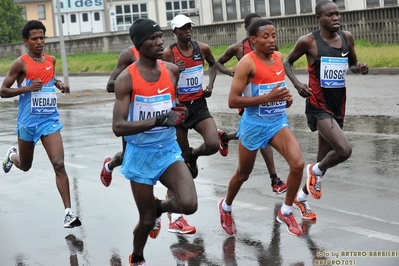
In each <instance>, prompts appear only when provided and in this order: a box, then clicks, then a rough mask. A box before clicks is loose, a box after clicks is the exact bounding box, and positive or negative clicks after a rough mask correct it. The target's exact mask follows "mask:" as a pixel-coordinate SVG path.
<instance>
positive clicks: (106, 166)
mask: <svg viewBox="0 0 399 266" xmlns="http://www.w3.org/2000/svg"><path fill="white" fill-rule="evenodd" d="M108 164H109V162H108V163H106V164H105V165H104V169H105V171H106V172H107V173H108V174H112V170H111V169H109V167H108Z"/></svg>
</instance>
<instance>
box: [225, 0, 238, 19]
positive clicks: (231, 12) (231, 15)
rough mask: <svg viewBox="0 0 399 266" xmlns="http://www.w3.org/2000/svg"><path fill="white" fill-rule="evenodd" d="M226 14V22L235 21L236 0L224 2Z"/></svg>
mask: <svg viewBox="0 0 399 266" xmlns="http://www.w3.org/2000/svg"><path fill="white" fill-rule="evenodd" d="M226 13H227V20H236V19H237V6H236V0H226Z"/></svg>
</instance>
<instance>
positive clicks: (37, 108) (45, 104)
mask: <svg viewBox="0 0 399 266" xmlns="http://www.w3.org/2000/svg"><path fill="white" fill-rule="evenodd" d="M31 95H32V98H31V109H30V112H31V113H32V114H40V115H51V114H53V113H55V112H57V93H56V92H55V89H54V87H43V88H42V89H41V90H39V91H32V94H31Z"/></svg>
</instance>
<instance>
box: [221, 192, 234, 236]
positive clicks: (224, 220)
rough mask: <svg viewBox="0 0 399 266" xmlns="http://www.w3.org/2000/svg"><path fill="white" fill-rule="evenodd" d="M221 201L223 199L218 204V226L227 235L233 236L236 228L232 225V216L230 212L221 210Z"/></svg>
mask: <svg viewBox="0 0 399 266" xmlns="http://www.w3.org/2000/svg"><path fill="white" fill-rule="evenodd" d="M223 201H224V199H222V200H221V201H219V203H218V209H219V214H220V225H221V226H222V228H223V230H224V231H225V232H226V233H227V234H229V235H234V234H235V233H236V226H235V223H234V219H233V216H232V215H231V212H228V211H225V210H223V207H222V203H223Z"/></svg>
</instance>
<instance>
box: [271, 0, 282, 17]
mask: <svg viewBox="0 0 399 266" xmlns="http://www.w3.org/2000/svg"><path fill="white" fill-rule="evenodd" d="M269 7H270V16H280V15H281V8H280V0H269Z"/></svg>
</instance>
